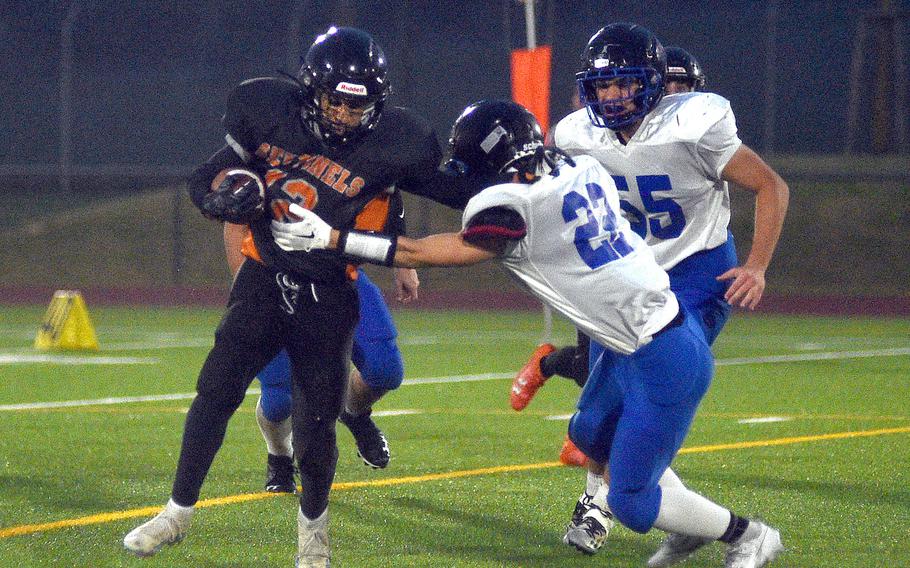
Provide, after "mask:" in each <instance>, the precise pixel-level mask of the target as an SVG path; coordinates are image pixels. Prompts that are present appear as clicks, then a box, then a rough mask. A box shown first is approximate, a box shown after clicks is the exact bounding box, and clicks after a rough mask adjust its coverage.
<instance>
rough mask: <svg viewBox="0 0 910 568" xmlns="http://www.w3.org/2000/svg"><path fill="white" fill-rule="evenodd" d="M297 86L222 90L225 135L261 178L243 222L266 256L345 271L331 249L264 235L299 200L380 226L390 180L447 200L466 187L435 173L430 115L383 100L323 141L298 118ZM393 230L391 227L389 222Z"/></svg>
mask: <svg viewBox="0 0 910 568" xmlns="http://www.w3.org/2000/svg"><path fill="white" fill-rule="evenodd" d="M300 97H301V93H300V87H299V85H297V84H296V83H294V82H293V81H290V80H286V79H280V78H260V79H251V80H249V81H245V82H243V83H241V84H240V85H239V86H237V87H236V88H235V89H234V90H233V91H232V92H231V94H230V96H229V98H228V104H227V112H226V113H225V116H224V126H225V130H226V131H227V140H228V144H229V145H231V146H232V147H233V148H234V150H235V151H236V152H237V153H238V154H239V155H241V157H242V158H244V160H245V161H246V162H247V165H248V166H249V167H250V168H252V169H254V170H256V171H257V172H258V173H259V174H260V175H262V177H263V179H264V180H265V182H266V186H267V190H266V198H267V207H266V212H267V214H266V215H263V216H262V217H260V218H259V219H257V220H255V221H253V222H251V223H250V228H251V232H252V234H253V240H254V242H255V246H256V253H257V254H258V256H259V257H260V259H261V260H262V261H263V262H264V263H266V264H267V265H270V266H274V267H276V268H279V269H282V270H288V271H292V272H296V273H301V274H305V275H306V276H308V277H309V278H311V279H313V280H316V281H336V280H339V279H342V278H344V277H345V266H346V260H345V259H344V258H342V257H340V256H339V255H338V254H337V253H335V252H329V251H312V252H309V253H307V252H302V251H295V252H287V251H284V250H282V249H281V248H279V247H278V246H277V245H276V244H275V242H274V241H273V239H272V233H271V227H270V223H271V221H272V219H277V220H281V221H287V220H289V217H288V208H289V207H290V204H291V203H298V204H300V205H302V206H304V207H306V208H308V209H311V210H313V211H314V212H315V213H316V214H318V215H319V216H320V217H322V219H324V220H325V221H326V222H327V223H329V224H330V225H331V226H332V227H334V228H336V229H353V228H357V229H365V230H377V231H378V230H388V229H386V227H385V225H386V224H387V223H386V222H387V219H388V217H389V213H390V211H389V207H390V206H394V200H393V197H392V193H390V189H391V188H393V187H395V188H397V189H400V190H403V191H408V192H410V193H414V194H416V195H421V196H424V197H428V198H430V199H433V200H435V201H439V202H441V203H444V204H446V205H449V206H451V207H463V206H464V203H465V202H466V201H467V197H469V196H465V195H462V194H461V193H460V190H458V189H457V188H456V187H455V184H454V183H453V182H452V181H451V178H448V177H447V176H444V175H442V174H440V173H439V171H438V165H439V162H440V160H441V152H440V149H439V142H438V140H437V139H436V134H435V133H434V132H433V129H432V128H431V127H430V125H429V124H428V123H427V122H426V121H425V120H423V119H422V118H420V117H419V116H417V115H416V114H415V113H413V112H412V111H410V110H408V109H404V108H398V107H387V108H386V109H385V110H384V111H383V113H382V117H381V118H380V120H379V122H378V123H377V125H376V127H375V128H374V129H373V130H370V131H368V132H367V133H366V134H364V135H363V136H362V137H360V138H359V139H357V140H355V141H353V142H351V143H348V144H345V145H343V146H340V147H338V148H328V147H326V146H325V145H323V143H322V142H321V141H320V140H319V139H318V138H317V137H315V136H314V135H313V134H312V133H311V132H310V131H309V129H308V128H307V127H306V126H305V125H304V124H303V122H302V120H301V115H300ZM392 230H393V231H394V229H392Z"/></svg>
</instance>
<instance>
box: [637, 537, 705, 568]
mask: <svg viewBox="0 0 910 568" xmlns="http://www.w3.org/2000/svg"><path fill="white" fill-rule="evenodd" d="M709 542H712V540H711V539H709V538H701V537H698V536H687V535H683V534H676V533H669V534H667V537H666V538H665V539H664V541H663V542H662V543H660V548H658V549H657V552H655V553H654V554H653V555H651V558H648V568H664V567H666V566H672V565H674V564H677V563H679V562H682V561H683V560H685V559H686V558H688V557H690V556H692V554H693V553H694V552H695V551H696V550H698V549H699V548H701V547H703V546H704V545H706V544H708V543H709Z"/></svg>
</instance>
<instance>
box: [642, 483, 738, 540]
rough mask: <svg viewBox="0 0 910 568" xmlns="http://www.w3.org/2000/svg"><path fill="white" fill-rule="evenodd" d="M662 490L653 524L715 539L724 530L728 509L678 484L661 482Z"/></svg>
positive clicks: (669, 529) (667, 529)
mask: <svg viewBox="0 0 910 568" xmlns="http://www.w3.org/2000/svg"><path fill="white" fill-rule="evenodd" d="M668 471H669V470H668ZM674 477H675V476H674ZM678 479H679V478H677V480H678ZM661 492H662V494H663V497H662V499H661V500H660V510H659V511H658V513H657V520H656V521H655V522H654V528H657V529H660V530H662V531H665V532H670V533H677V534H683V535H687V536H697V537H701V538H707V539H714V540H716V539H718V538H720V537H721V536H723V534H724V533H725V532H727V526H729V524H730V511H729V510H728V509H725V508H723V507H721V506H720V505H718V504H717V503H715V502H713V501H711V500H709V499H708V498H706V497H703V496H701V495H699V494H698V493H696V492H694V491H691V490H689V489H686V488H685V487H683V486H682V485H681V484H680V485H679V486H678V487H663V486H662V487H661Z"/></svg>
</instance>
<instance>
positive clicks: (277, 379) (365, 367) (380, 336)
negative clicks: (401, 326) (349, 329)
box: [258, 270, 404, 422]
mask: <svg viewBox="0 0 910 568" xmlns="http://www.w3.org/2000/svg"><path fill="white" fill-rule="evenodd" d="M357 272H358V277H357V294H358V296H359V297H360V322H359V323H358V324H357V328H356V329H355V331H354V349H353V351H352V353H351V361H352V362H353V363H354V366H355V367H357V370H358V371H360V374H361V375H362V376H363V380H364V382H365V383H366V384H367V385H368V386H369V387H370V388H372V389H373V390H375V391H390V390H394V389H397V388H398V387H399V386H401V381H402V379H403V378H404V363H403V362H402V360H401V352H400V351H399V350H398V344H397V343H396V341H395V339H396V338H397V337H398V331H397V330H396V329H395V323H394V322H393V321H392V314H391V313H389V308H388V306H386V303H385V300H384V299H383V297H382V292H381V291H380V290H379V288H378V287H377V286H376V285H375V284H374V283H373V282H371V281H370V279H369V278H367V275H366V274H365V273H364V272H363V271H362V270H358V271H357ZM258 378H259V383H260V385H261V386H262V402H261V405H262V413H263V414H264V415H265V417H266V418H268V419H269V420H271V421H272V422H280V421H282V420H284V419H285V418H287V417H288V416H290V415H291V362H290V359H288V355H287V353H285V352H284V351H281V352H280V353H278V355H277V356H275V358H274V359H272V360H271V361H270V362H269V363H268V364H267V365H266V366H265V367H264V368H263V369H262V370H261V371H260V372H259V374H258Z"/></svg>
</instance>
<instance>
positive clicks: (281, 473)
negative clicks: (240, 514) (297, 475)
mask: <svg viewBox="0 0 910 568" xmlns="http://www.w3.org/2000/svg"><path fill="white" fill-rule="evenodd" d="M265 490H266V491H268V492H269V493H297V483H296V482H295V481H294V460H293V458H290V457H288V456H276V455H274V454H268V457H267V458H266V470H265Z"/></svg>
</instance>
